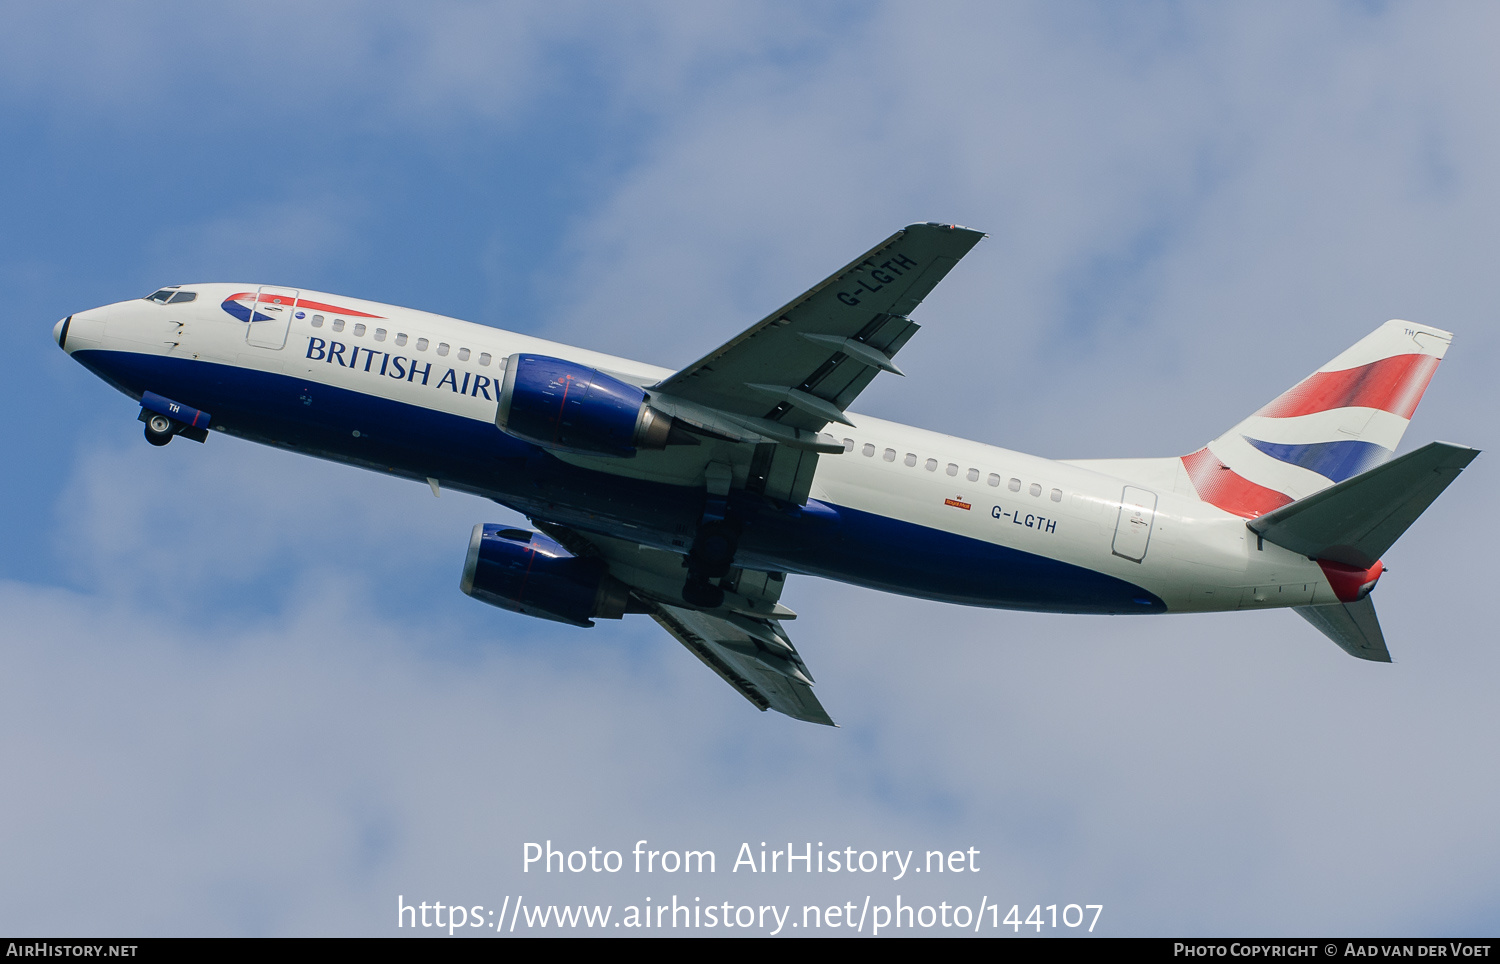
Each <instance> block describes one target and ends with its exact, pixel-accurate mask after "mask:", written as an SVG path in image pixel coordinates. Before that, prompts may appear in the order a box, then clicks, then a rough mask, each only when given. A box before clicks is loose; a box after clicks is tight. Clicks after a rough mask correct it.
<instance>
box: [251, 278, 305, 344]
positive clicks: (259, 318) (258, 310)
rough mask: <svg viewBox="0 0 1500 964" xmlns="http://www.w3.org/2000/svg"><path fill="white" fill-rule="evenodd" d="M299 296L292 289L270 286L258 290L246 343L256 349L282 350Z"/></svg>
mask: <svg viewBox="0 0 1500 964" xmlns="http://www.w3.org/2000/svg"><path fill="white" fill-rule="evenodd" d="M297 295H298V292H297V291H295V290H294V289H292V288H273V287H271V286H270V285H265V286H262V287H260V288H257V289H256V297H255V305H254V306H253V307H252V308H251V310H250V325H249V328H248V330H247V331H246V332H245V342H246V343H247V344H249V345H253V346H254V347H256V348H272V349H280V348H281V347H282V346H283V345H285V344H286V333H287V329H288V328H289V327H290V326H291V324H292V313H293V312H294V311H295V310H296V308H297Z"/></svg>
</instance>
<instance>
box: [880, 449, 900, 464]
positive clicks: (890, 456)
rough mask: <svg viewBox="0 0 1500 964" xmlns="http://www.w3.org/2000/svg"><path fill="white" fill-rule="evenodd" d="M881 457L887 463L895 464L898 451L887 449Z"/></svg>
mask: <svg viewBox="0 0 1500 964" xmlns="http://www.w3.org/2000/svg"><path fill="white" fill-rule="evenodd" d="M880 457H881V458H883V459H885V460H886V461H887V462H894V461H896V450H895V449H886V450H885V452H884V454H882V455H881V456H880Z"/></svg>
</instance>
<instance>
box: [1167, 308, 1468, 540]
mask: <svg viewBox="0 0 1500 964" xmlns="http://www.w3.org/2000/svg"><path fill="white" fill-rule="evenodd" d="M1452 340H1453V336H1452V335H1451V334H1450V333H1448V332H1446V331H1442V330H1440V329H1437V328H1432V327H1429V326H1426V325H1417V324H1413V323H1412V322H1409V321H1399V320H1398V321H1388V322H1386V323H1385V324H1383V325H1381V326H1380V327H1379V328H1377V329H1375V330H1374V331H1373V332H1371V333H1370V334H1368V335H1366V336H1365V337H1364V338H1362V339H1360V340H1359V341H1358V342H1356V343H1355V344H1354V345H1353V346H1351V347H1350V348H1349V349H1348V350H1346V351H1344V352H1343V353H1341V354H1340V355H1339V356H1338V357H1336V358H1334V359H1333V360H1332V361H1330V362H1329V363H1328V364H1326V365H1324V366H1323V367H1322V368H1320V369H1318V370H1317V371H1316V372H1313V373H1312V374H1311V375H1309V376H1308V377H1307V378H1304V379H1303V380H1302V381H1300V382H1298V383H1297V384H1296V385H1294V386H1293V387H1292V388H1289V389H1287V390H1286V391H1285V392H1282V393H1281V394H1280V395H1278V396H1277V397H1276V398H1275V399H1273V400H1272V401H1271V402H1270V403H1269V404H1267V405H1265V406H1263V407H1262V408H1261V409H1260V410H1259V411H1257V412H1256V413H1255V414H1253V415H1251V416H1250V417H1249V418H1247V419H1245V420H1244V421H1242V422H1240V423H1239V424H1238V425H1236V426H1235V427H1234V428H1232V429H1230V430H1229V431H1228V432H1225V433H1224V434H1223V435H1220V436H1219V437H1218V438H1216V439H1214V440H1213V441H1212V442H1209V443H1208V445H1206V446H1204V447H1203V448H1201V449H1199V450H1198V451H1196V452H1194V453H1192V454H1191V455H1184V456H1183V457H1182V465H1183V468H1184V469H1186V470H1187V475H1188V478H1189V479H1190V480H1191V482H1192V485H1193V489H1194V490H1195V491H1196V493H1197V495H1198V498H1200V499H1202V500H1203V501H1204V502H1208V503H1211V504H1213V505H1216V506H1218V507H1219V508H1221V509H1225V510H1227V511H1229V512H1233V513H1235V514H1236V515H1241V516H1244V517H1245V518H1247V519H1253V518H1256V517H1258V516H1262V515H1264V514H1265V513H1267V512H1271V511H1273V510H1276V509H1279V508H1281V507H1282V506H1285V505H1288V504H1289V503H1292V502H1295V501H1296V500H1298V499H1302V498H1305V497H1306V496H1309V495H1312V494H1313V493H1315V492H1319V491H1322V490H1323V489H1326V488H1328V487H1329V486H1332V485H1335V484H1337V483H1341V482H1344V481H1345V480H1347V479H1350V478H1353V477H1354V476H1357V475H1359V474H1360V473H1362V472H1366V471H1368V470H1369V469H1371V468H1374V467H1375V466H1377V465H1380V464H1382V463H1384V462H1386V461H1388V460H1389V459H1390V458H1391V456H1392V455H1393V454H1394V453H1395V450H1396V446H1397V445H1398V444H1399V443H1400V441H1401V436H1402V434H1404V433H1405V431H1406V426H1407V425H1408V424H1409V423H1410V421H1411V416H1412V412H1414V411H1415V410H1416V407H1417V403H1418V402H1420V401H1421V400H1422V393H1423V392H1424V391H1426V389H1427V383H1428V382H1429V381H1431V380H1432V376H1433V373H1434V372H1436V371H1437V366H1438V362H1439V361H1441V360H1442V357H1443V355H1444V353H1446V352H1447V350H1448V345H1449V343H1450V342H1452ZM1439 491H1441V489H1440V490H1439ZM1434 495H1435V493H1434ZM1428 501H1431V500H1430V499H1429V500H1428ZM1418 511H1420V510H1418ZM1413 518H1415V516H1413Z"/></svg>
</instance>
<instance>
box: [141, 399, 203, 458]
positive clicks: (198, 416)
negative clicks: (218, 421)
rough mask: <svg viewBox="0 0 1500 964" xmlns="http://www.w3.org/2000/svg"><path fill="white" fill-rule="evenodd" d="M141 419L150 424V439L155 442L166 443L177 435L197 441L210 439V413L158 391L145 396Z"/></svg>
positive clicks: (148, 434) (158, 443) (147, 427)
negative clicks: (158, 393) (159, 393)
mask: <svg viewBox="0 0 1500 964" xmlns="http://www.w3.org/2000/svg"><path fill="white" fill-rule="evenodd" d="M139 418H140V420H141V421H142V422H144V423H146V441H148V442H150V443H151V444H152V445H166V444H167V443H168V442H170V441H172V437H173V436H174V435H181V436H182V437H183V438H190V439H192V440H193V441H194V442H206V441H208V421H209V415H208V413H207V412H200V411H199V410H198V409H196V408H193V407H191V406H188V405H184V404H182V403H181V402H174V401H172V400H171V399H170V398H163V397H162V396H160V395H157V394H155V393H154V392H145V393H143V394H142V395H141V414H140V416H139Z"/></svg>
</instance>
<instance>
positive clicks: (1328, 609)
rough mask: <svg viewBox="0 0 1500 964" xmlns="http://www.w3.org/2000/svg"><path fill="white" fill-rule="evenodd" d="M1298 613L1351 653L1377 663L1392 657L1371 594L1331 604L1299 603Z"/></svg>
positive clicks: (1388, 660)
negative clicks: (1307, 604) (1306, 604)
mask: <svg viewBox="0 0 1500 964" xmlns="http://www.w3.org/2000/svg"><path fill="white" fill-rule="evenodd" d="M1297 615H1299V616H1301V617H1302V618H1303V619H1305V620H1307V621H1308V622H1310V623H1312V624H1313V625H1314V626H1316V627H1318V632H1320V633H1322V634H1323V635H1324V636H1327V637H1328V638H1329V639H1331V640H1333V641H1334V642H1335V643H1338V645H1339V648H1340V649H1342V650H1343V651H1344V652H1346V653H1348V654H1349V655H1350V656H1358V657H1359V658H1360V659H1368V660H1370V661H1372V662H1376V663H1389V662H1390V661H1391V654H1390V651H1389V650H1388V649H1386V648H1385V634H1384V633H1382V632H1381V631H1380V620H1379V619H1376V618H1375V604H1374V603H1373V602H1371V601H1370V597H1369V596H1366V597H1365V598H1363V599H1360V600H1357V601H1355V602H1351V603H1335V604H1334V605H1331V606H1298V607H1297Z"/></svg>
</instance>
